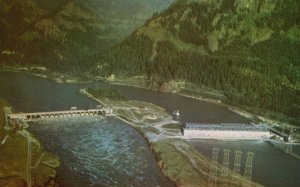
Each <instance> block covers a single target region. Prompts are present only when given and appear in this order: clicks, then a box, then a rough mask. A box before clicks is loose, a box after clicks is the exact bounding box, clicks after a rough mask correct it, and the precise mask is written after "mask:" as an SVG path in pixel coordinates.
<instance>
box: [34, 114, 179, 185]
mask: <svg viewBox="0 0 300 187" xmlns="http://www.w3.org/2000/svg"><path fill="white" fill-rule="evenodd" d="M30 131H31V132H33V133H34V134H35V135H36V136H37V138H38V139H39V140H40V141H41V142H42V144H43V145H44V146H45V147H46V148H47V150H49V151H50V152H52V153H54V154H57V155H59V156H60V158H61V162H62V166H61V167H60V168H59V169H58V175H59V176H62V177H63V178H62V181H63V184H65V185H67V186H78V187H79V186H149V187H151V186H173V185H172V183H171V182H170V181H169V180H167V179H166V178H165V177H163V176H162V175H161V173H160V170H159V168H158V166H157V164H156V161H155V159H154V157H153V155H152V152H151V150H150V149H149V148H148V144H147V142H146V141H145V140H144V139H143V137H142V136H141V135H140V134H139V133H138V132H137V131H136V130H134V129H133V128H131V127H129V126H128V125H126V124H124V123H123V122H121V121H119V120H116V119H113V118H103V117H75V118H66V119H54V120H53V119H51V120H44V121H40V122H35V123H31V125H30Z"/></svg>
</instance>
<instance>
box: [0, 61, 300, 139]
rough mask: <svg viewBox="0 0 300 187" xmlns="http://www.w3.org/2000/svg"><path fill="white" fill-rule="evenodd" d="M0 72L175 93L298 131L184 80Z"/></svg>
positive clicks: (36, 71) (11, 69)
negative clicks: (152, 83) (156, 82)
mask: <svg viewBox="0 0 300 187" xmlns="http://www.w3.org/2000/svg"><path fill="white" fill-rule="evenodd" d="M0 71H8V72H21V73H26V74H30V75H33V76H37V77H41V78H45V79H50V80H53V81H56V82H58V83H74V84H75V83H90V82H93V81H95V80H101V81H104V82H108V83H110V84H115V85H124V86H132V87H137V88H142V89H147V90H155V91H163V92H168V93H173V94H178V95H181V96H184V97H188V98H193V99H197V100H201V101H205V102H209V103H214V104H218V105H220V106H223V107H227V108H228V109H229V110H231V111H232V112H235V113H237V114H239V115H241V116H243V117H245V118H247V119H250V120H251V121H253V122H254V123H259V122H263V123H265V124H267V125H269V126H273V125H280V126H281V127H284V128H286V127H287V128H297V129H300V127H298V126H295V125H293V124H290V123H288V122H285V121H282V120H276V119H273V118H270V117H268V116H265V115H263V114H260V113H257V112H256V113H254V112H250V111H249V110H250V109H245V108H247V107H242V106H236V105H231V104H229V103H225V102H223V100H224V98H225V96H224V94H223V93H222V92H221V91H218V90H215V89H212V88H207V87H202V88H201V87H199V86H197V85H195V84H192V83H188V82H184V81H171V82H169V83H168V84H167V85H163V86H162V87H164V88H163V89H159V88H156V87H146V82H147V80H146V79H145V77H144V76H134V77H120V78H118V77H117V76H115V75H112V76H110V77H108V78H104V77H100V76H98V77H94V76H91V75H90V74H88V72H87V73H85V74H83V75H82V74H80V75H78V74H73V73H57V72H52V71H50V70H48V69H46V68H45V67H36V66H28V67H2V68H1V69H0ZM295 136H297V137H299V141H300V134H295Z"/></svg>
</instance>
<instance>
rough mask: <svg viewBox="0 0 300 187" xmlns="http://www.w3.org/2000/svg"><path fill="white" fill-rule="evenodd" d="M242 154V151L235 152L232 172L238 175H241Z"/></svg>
mask: <svg viewBox="0 0 300 187" xmlns="http://www.w3.org/2000/svg"><path fill="white" fill-rule="evenodd" d="M242 154H243V152H242V151H235V157H234V165H233V171H234V172H236V173H238V174H240V173H241V160H242Z"/></svg>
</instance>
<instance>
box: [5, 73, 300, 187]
mask: <svg viewBox="0 0 300 187" xmlns="http://www.w3.org/2000/svg"><path fill="white" fill-rule="evenodd" d="M87 87H102V88H108V87H110V88H115V89H118V90H119V91H120V92H122V93H123V94H124V95H125V96H127V97H128V98H129V99H135V100H141V101H146V102H151V103H154V104H156V105H158V106H161V107H163V108H165V109H166V111H167V112H168V113H170V114H171V113H172V111H174V110H177V109H179V110H180V112H181V120H182V121H183V122H208V123H219V122H223V123H226V122H231V123H248V122H250V121H249V120H248V119H246V118H244V117H242V116H240V115H238V114H236V113H234V112H232V111H230V110H228V109H227V108H226V107H222V106H219V105H216V104H212V103H207V102H204V101H198V100H194V99H191V98H186V97H182V96H178V95H174V94H167V93H157V92H152V91H148V90H144V89H139V88H134V87H128V86H116V85H110V84H107V83H104V82H94V83H87V84H62V83H57V82H54V81H52V80H47V79H42V78H38V77H34V76H30V75H26V74H23V73H11V72H0V97H2V98H5V99H7V100H8V101H9V102H10V103H11V104H12V106H13V107H14V109H15V110H16V111H18V112H37V111H52V110H66V109H70V107H72V106H77V108H78V109H87V108H94V107H95V106H96V105H97V103H96V102H95V101H93V100H91V99H89V98H87V97H85V96H82V95H80V93H79V89H81V88H87ZM30 131H31V132H32V133H33V134H34V135H35V136H36V137H37V138H38V139H39V140H40V141H41V142H42V143H43V144H44V145H45V147H46V148H47V149H48V150H49V151H50V152H53V153H54V154H57V155H58V156H59V157H60V158H61V161H62V165H61V167H60V168H59V169H58V174H59V176H60V177H61V179H62V181H63V183H64V184H65V185H66V186H163V187H164V186H166V187H167V186H173V185H174V184H173V183H172V182H170V181H169V180H168V179H167V178H165V177H164V176H163V175H162V174H161V173H160V171H159V168H158V166H157V164H156V162H155V159H154V156H153V154H152V152H151V150H149V146H148V144H147V142H146V141H145V139H144V138H143V137H142V136H141V135H140V134H139V133H138V132H137V131H135V130H134V129H133V128H131V127H130V126H128V125H126V124H124V123H123V122H121V121H119V120H116V119H113V118H87V119H84V118H80V120H75V119H70V120H57V121H51V122H47V121H44V122H39V123H33V124H31V127H30ZM191 145H193V146H194V147H195V148H196V149H198V150H199V151H200V152H202V153H204V154H206V155H207V156H208V157H211V152H212V148H213V147H218V148H219V149H220V150H222V149H225V148H227V149H230V150H231V151H232V152H231V162H232V159H233V152H234V151H235V150H242V151H243V152H244V155H243V161H242V163H244V161H245V155H246V152H248V151H251V152H254V154H255V155H254V163H253V175H252V176H253V177H252V178H253V180H254V181H257V182H259V183H261V184H263V185H266V186H272V187H273V186H295V187H296V186H300V182H298V177H299V173H298V172H297V171H299V169H300V161H299V160H296V159H294V158H292V157H291V156H288V155H286V154H285V153H284V152H283V151H281V150H279V149H277V148H275V147H273V146H272V145H270V144H268V143H266V142H255V141H254V142H253V141H231V142H225V141H202V142H196V143H195V142H193V143H191ZM293 149H294V150H295V151H297V150H298V151H299V147H294V148H293ZM221 158H222V157H221V152H220V157H219V159H220V162H221V161H222V160H221ZM231 164H232V163H231ZM242 170H243V166H242Z"/></svg>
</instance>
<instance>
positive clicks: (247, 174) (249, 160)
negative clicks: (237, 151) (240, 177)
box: [244, 152, 254, 180]
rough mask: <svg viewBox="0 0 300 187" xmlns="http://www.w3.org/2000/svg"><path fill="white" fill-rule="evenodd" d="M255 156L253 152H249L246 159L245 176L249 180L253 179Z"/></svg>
mask: <svg viewBox="0 0 300 187" xmlns="http://www.w3.org/2000/svg"><path fill="white" fill-rule="evenodd" d="M253 157H254V153H253V152H248V153H247V161H246V167H245V171H244V177H245V178H246V179H248V180H251V178H252V164H253Z"/></svg>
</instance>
